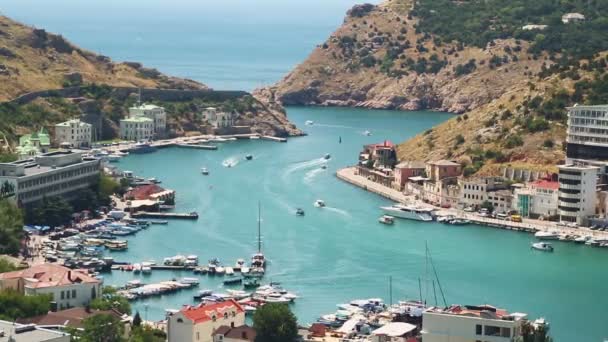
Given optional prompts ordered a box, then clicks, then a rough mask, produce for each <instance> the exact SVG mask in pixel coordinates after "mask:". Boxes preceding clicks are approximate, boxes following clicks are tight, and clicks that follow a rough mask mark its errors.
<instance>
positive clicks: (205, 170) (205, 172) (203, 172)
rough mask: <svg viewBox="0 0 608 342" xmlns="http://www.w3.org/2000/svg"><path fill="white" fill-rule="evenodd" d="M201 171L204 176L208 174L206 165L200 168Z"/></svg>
mask: <svg viewBox="0 0 608 342" xmlns="http://www.w3.org/2000/svg"><path fill="white" fill-rule="evenodd" d="M201 173H202V174H203V175H205V176H207V175H208V174H209V170H207V168H206V167H203V168H201Z"/></svg>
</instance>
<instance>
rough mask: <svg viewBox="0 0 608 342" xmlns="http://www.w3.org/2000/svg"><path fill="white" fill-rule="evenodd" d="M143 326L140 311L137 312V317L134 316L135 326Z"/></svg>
mask: <svg viewBox="0 0 608 342" xmlns="http://www.w3.org/2000/svg"><path fill="white" fill-rule="evenodd" d="M140 325H141V316H140V315H139V311H137V312H135V316H133V326H134V327H138V326H140Z"/></svg>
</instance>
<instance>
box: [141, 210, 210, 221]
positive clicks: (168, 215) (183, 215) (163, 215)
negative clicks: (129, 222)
mask: <svg viewBox="0 0 608 342" xmlns="http://www.w3.org/2000/svg"><path fill="white" fill-rule="evenodd" d="M131 217H132V218H174V219H186V220H198V213H197V212H191V213H158V212H149V211H140V212H137V213H133V214H131Z"/></svg>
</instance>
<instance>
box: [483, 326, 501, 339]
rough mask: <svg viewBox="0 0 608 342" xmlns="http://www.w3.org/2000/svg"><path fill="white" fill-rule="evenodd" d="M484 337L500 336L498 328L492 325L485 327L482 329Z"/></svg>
mask: <svg viewBox="0 0 608 342" xmlns="http://www.w3.org/2000/svg"><path fill="white" fill-rule="evenodd" d="M484 335H486V336H500V327H496V326H493V325H486V326H485V327H484Z"/></svg>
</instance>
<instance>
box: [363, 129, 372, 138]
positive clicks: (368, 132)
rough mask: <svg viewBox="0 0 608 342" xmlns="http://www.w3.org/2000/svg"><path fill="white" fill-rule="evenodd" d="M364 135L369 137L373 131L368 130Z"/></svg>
mask: <svg viewBox="0 0 608 342" xmlns="http://www.w3.org/2000/svg"><path fill="white" fill-rule="evenodd" d="M363 135H365V136H368V137H369V136H370V135H372V132H370V131H367V130H366V131H365V132H363Z"/></svg>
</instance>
